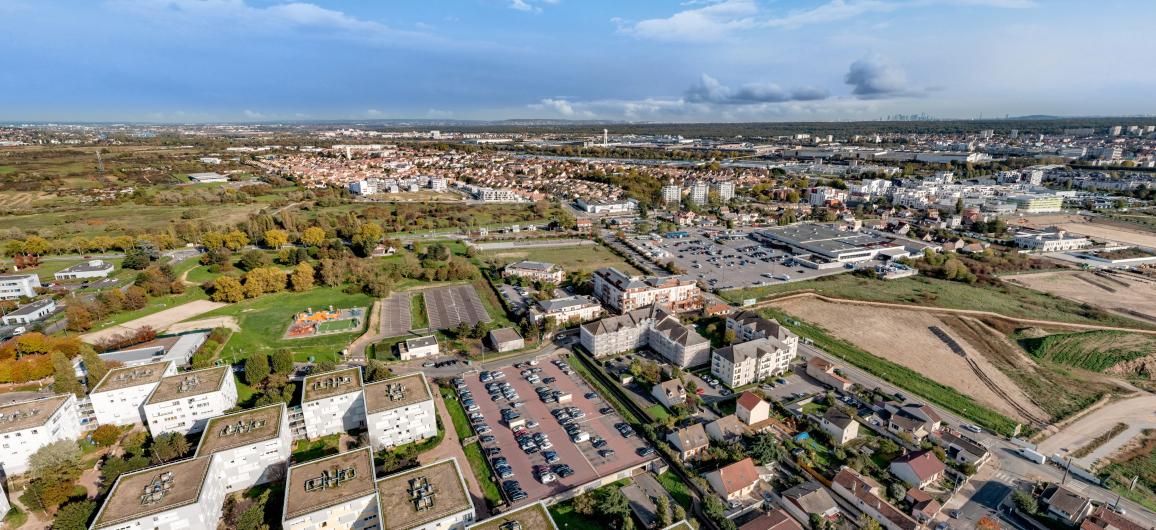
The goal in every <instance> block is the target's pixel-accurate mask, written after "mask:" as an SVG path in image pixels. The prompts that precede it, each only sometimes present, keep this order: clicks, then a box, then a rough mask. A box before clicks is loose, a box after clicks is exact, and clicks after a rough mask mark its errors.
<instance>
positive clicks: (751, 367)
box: [710, 337, 796, 388]
mask: <svg viewBox="0 0 1156 530" xmlns="http://www.w3.org/2000/svg"><path fill="white" fill-rule="evenodd" d="M795 352H796V350H795V349H794V348H791V347H790V346H788V345H787V344H785V343H783V342H782V341H780V340H778V339H776V338H771V337H763V338H759V339H754V340H750V341H747V342H742V343H738V344H732V345H730V346H727V347H725V348H719V349H716V350H714V352H713V353H712V354H711V359H710V373H711V374H712V375H714V376H715V377H717V378H718V379H719V381H722V382H723V384H725V385H727V386H729V387H731V388H737V387H740V386H743V385H749V384H751V383H754V382H756V381H762V380H763V379H766V378H768V377H774V376H777V375H779V374H782V373H784V372H786V371H787V370H788V369H790V367H791V360H792V359H794V358H795Z"/></svg>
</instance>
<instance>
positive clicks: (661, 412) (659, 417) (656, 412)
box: [646, 405, 670, 423]
mask: <svg viewBox="0 0 1156 530" xmlns="http://www.w3.org/2000/svg"><path fill="white" fill-rule="evenodd" d="M646 413H647V414H650V417H651V418H654V421H655V423H664V422H665V421H666V418H668V417H670V413H669V412H667V411H666V407H664V406H662V405H651V406H650V407H648V408H647V409H646Z"/></svg>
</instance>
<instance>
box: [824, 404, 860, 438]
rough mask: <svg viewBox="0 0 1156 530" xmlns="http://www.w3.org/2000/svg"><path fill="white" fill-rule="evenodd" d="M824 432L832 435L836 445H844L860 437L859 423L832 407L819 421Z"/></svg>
mask: <svg viewBox="0 0 1156 530" xmlns="http://www.w3.org/2000/svg"><path fill="white" fill-rule="evenodd" d="M819 427H820V428H822V429H823V432H825V433H827V434H829V435H831V441H833V442H834V443H835V445H840V446H841V445H843V444H846V443H847V442H850V441H851V440H854V439H855V437H857V436H859V422H858V421H855V418H853V417H852V416H851V415H850V414H847V413H846V412H845V411H843V410H842V409H840V408H839V407H831V408H829V409H827V412H826V413H825V414H823V417H822V418H821V419H820V420H819Z"/></svg>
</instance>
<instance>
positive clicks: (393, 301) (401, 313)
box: [381, 293, 413, 338]
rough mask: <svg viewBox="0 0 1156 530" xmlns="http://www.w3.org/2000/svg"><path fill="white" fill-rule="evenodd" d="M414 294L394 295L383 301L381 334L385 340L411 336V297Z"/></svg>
mask: <svg viewBox="0 0 1156 530" xmlns="http://www.w3.org/2000/svg"><path fill="white" fill-rule="evenodd" d="M412 296H413V293H393V294H392V295H390V296H389V298H386V299H385V300H382V301H381V333H382V337H383V338H389V337H400V336H402V335H407V334H409V330H410V327H411V326H413V313H412V311H411V307H410V297H412Z"/></svg>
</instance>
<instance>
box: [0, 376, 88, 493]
mask: <svg viewBox="0 0 1156 530" xmlns="http://www.w3.org/2000/svg"><path fill="white" fill-rule="evenodd" d="M80 436H81V428H80V414H79V412H78V411H77V404H76V396H74V395H72V394H61V395H59V396H52V397H47V398H41V399H34V400H31V401H20V402H16V403H9V404H7V405H3V406H0V471H2V472H3V475H4V476H6V477H10V476H13V475H18V474H20V473H23V472H25V471H27V470H28V457H30V456H32V454H33V453H35V452H36V451H37V450H38V449H40V448H41V447H44V446H46V445H48V444H50V443H53V442H58V441H60V440H75V439H77V438H80Z"/></svg>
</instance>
